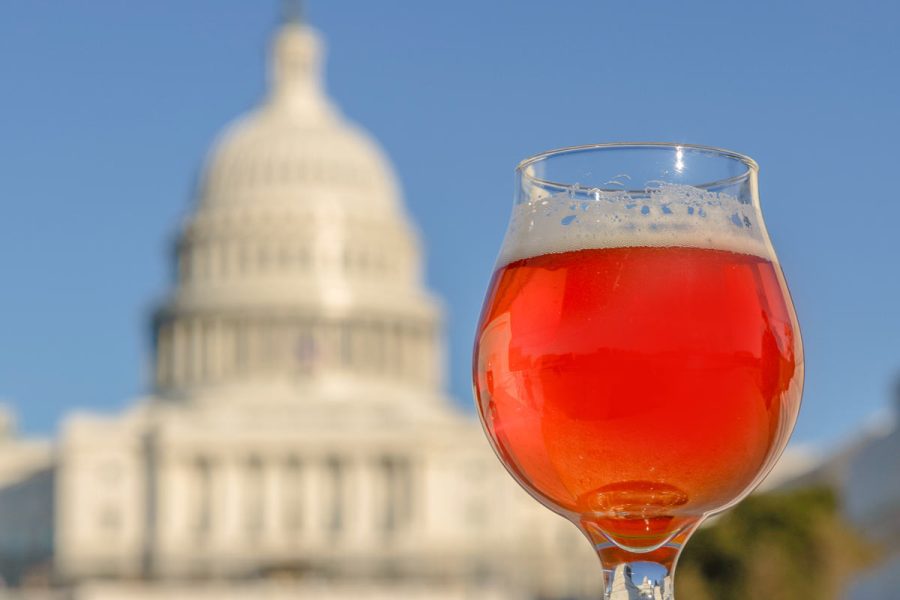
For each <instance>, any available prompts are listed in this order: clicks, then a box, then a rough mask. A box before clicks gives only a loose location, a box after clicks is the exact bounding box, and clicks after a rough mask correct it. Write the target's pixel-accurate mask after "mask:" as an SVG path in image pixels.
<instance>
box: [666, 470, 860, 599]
mask: <svg viewBox="0 0 900 600" xmlns="http://www.w3.org/2000/svg"><path fill="white" fill-rule="evenodd" d="M873 557H874V550H873V548H872V547H871V546H870V545H869V544H867V543H866V542H865V541H864V540H863V539H862V538H861V537H860V536H859V535H858V534H856V533H855V532H854V531H853V530H852V529H851V528H850V527H849V525H848V524H847V523H846V522H845V521H844V520H843V519H842V517H841V514H840V510H839V506H838V501H837V496H836V494H835V493H834V491H833V490H831V489H829V488H824V487H818V488H809V489H802V490H796V491H790V492H779V493H768V494H759V495H755V496H751V497H749V498H747V499H746V500H744V501H743V502H742V503H741V504H739V505H738V506H737V508H735V509H733V510H731V511H730V512H728V513H726V514H725V515H723V516H722V517H721V518H720V519H719V520H717V521H716V522H715V523H713V524H711V525H709V526H708V527H704V528H702V529H701V530H700V531H698V532H697V533H696V534H694V536H693V538H692V539H691V541H690V543H689V544H688V545H687V548H686V549H685V553H684V556H682V558H681V561H680V562H679V566H678V577H677V578H676V581H677V582H678V594H679V595H680V596H681V597H682V598H687V599H688V600H707V599H709V600H713V599H715V600H758V599H760V598H764V599H765V600H809V599H811V598H815V599H816V600H832V599H833V600H837V599H838V598H839V597H840V592H841V590H842V589H843V585H844V583H845V582H846V580H847V578H848V576H849V575H851V574H852V573H853V572H855V571H856V570H858V569H859V568H860V567H862V566H864V565H866V564H868V563H869V562H870V561H871V560H872V558H873Z"/></svg>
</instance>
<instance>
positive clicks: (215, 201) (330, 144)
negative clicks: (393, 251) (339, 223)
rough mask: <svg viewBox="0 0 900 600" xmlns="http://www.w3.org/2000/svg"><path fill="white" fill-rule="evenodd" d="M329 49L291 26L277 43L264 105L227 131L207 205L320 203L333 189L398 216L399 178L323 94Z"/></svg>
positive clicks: (209, 175)
mask: <svg viewBox="0 0 900 600" xmlns="http://www.w3.org/2000/svg"><path fill="white" fill-rule="evenodd" d="M322 48H323V44H322V42H321V40H320V38H319V36H318V35H317V34H316V33H315V31H314V30H312V29H311V28H309V27H307V26H304V25H301V24H299V23H295V22H292V23H287V24H285V25H284V26H283V27H282V29H281V31H280V33H279V35H278V36H277V37H276V39H275V43H274V47H273V49H272V55H271V64H270V90H269V94H268V97H267V98H266V100H265V102H264V103H263V104H262V105H261V106H260V107H259V108H258V109H256V110H255V111H253V112H252V113H251V114H249V115H247V116H245V117H243V118H240V119H238V120H237V121H236V122H235V123H234V124H232V125H231V126H230V127H228V128H227V129H226V130H225V132H224V134H223V135H222V136H221V137H220V139H219V140H218V141H217V142H216V143H215V144H214V146H213V148H212V150H211V152H210V153H209V157H208V159H207V164H206V169H205V172H204V174H203V177H202V184H201V189H200V193H201V198H200V200H201V202H202V204H203V206H204V207H212V206H217V205H229V204H232V203H253V202H264V201H283V200H288V201H291V202H295V203H304V202H312V201H315V194H314V193H313V192H314V191H317V190H318V191H321V190H328V191H329V192H330V193H331V195H332V196H333V198H331V200H333V201H336V202H337V203H339V204H340V205H342V206H344V207H346V208H348V209H351V210H358V211H365V212H367V213H370V212H371V211H373V210H374V211H396V210H397V209H398V208H399V200H398V195H399V194H398V190H397V185H396V179H395V177H394V174H393V171H392V169H391V166H390V164H389V162H388V160H387V159H386V158H385V156H384V153H383V152H382V151H381V149H380V148H379V147H378V145H377V144H376V143H375V141H374V140H372V138H371V137H370V136H369V135H367V134H366V133H365V132H364V131H362V130H361V129H360V128H358V127H357V126H355V125H353V124H351V123H349V122H347V121H346V120H345V119H344V118H343V117H342V116H341V115H340V113H339V111H338V110H337V109H336V107H335V106H334V105H333V103H332V102H331V101H330V99H329V98H328V97H327V96H326V95H325V94H324V93H323V91H322V89H323V86H322V76H321V55H322Z"/></svg>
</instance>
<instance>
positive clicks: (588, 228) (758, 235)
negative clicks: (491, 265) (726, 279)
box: [497, 184, 774, 267]
mask: <svg viewBox="0 0 900 600" xmlns="http://www.w3.org/2000/svg"><path fill="white" fill-rule="evenodd" d="M635 246H656V247H668V246H684V247H692V248H710V249H720V250H729V251H731V252H738V253H741V254H750V255H754V256H760V257H764V258H769V259H774V256H772V255H771V252H770V250H769V244H768V242H767V236H766V232H765V229H764V226H763V223H762V219H761V217H760V215H759V211H758V210H757V209H756V207H755V206H754V205H753V204H751V203H748V202H741V201H740V200H738V199H737V198H735V197H734V196H730V195H728V194H725V193H722V192H711V191H708V190H703V189H700V188H696V187H692V186H689V185H676V184H660V185H659V186H658V187H653V188H649V189H647V190H646V193H643V194H640V195H639V196H636V195H634V194H630V193H626V192H617V191H604V190H599V189H596V190H585V189H583V188H582V189H578V190H577V193H573V191H564V192H559V193H556V194H547V195H545V196H543V197H538V198H530V199H528V200H526V201H523V202H520V203H518V204H517V205H516V206H515V207H514V208H513V214H512V218H511V219H510V224H509V229H508V230H507V232H506V239H505V240H504V241H503V248H502V249H501V250H500V257H499V258H498V260H497V266H498V267H502V266H505V265H507V264H509V263H511V262H515V261H517V260H521V259H524V258H530V257H533V256H540V255H542V254H554V253H560V252H570V251H573V250H584V249H589V248H622V247H635Z"/></svg>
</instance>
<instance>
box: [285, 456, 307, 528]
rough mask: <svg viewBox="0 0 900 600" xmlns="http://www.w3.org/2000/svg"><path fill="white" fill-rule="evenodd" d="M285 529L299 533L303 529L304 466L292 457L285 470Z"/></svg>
mask: <svg viewBox="0 0 900 600" xmlns="http://www.w3.org/2000/svg"><path fill="white" fill-rule="evenodd" d="M282 500H283V502H284V504H283V510H284V515H283V517H284V527H285V529H287V530H288V531H299V530H300V529H301V528H302V527H303V466H302V465H301V463H300V461H299V460H298V459H297V458H295V457H291V458H289V459H288V461H287V464H286V465H285V469H284V496H283V497H282Z"/></svg>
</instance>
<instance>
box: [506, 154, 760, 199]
mask: <svg viewBox="0 0 900 600" xmlns="http://www.w3.org/2000/svg"><path fill="white" fill-rule="evenodd" d="M629 149H632V150H635V149H669V150H676V151H677V150H678V149H687V150H692V151H698V152H705V153H708V154H715V155H718V156H721V157H723V158H729V159H732V160H736V161H738V162H740V163H742V164H743V165H744V166H745V167H747V170H746V171H745V172H744V173H741V174H740V175H735V176H733V177H727V178H725V179H719V180H716V181H710V182H707V183H702V184H696V185H693V186H692V187H696V188H700V189H706V188H714V187H720V186H725V185H728V184H731V183H734V182H737V181H740V180H741V179H743V178H744V177H747V176H748V175H750V174H751V173H752V174H756V173H759V164H757V162H756V161H755V160H753V159H752V158H750V157H749V156H747V155H746V154H741V153H740V152H735V151H734V150H728V149H727V148H720V147H718V146H705V145H703V144H685V143H681V142H602V143H598V144H583V145H580V146H565V147H563V148H555V149H553V150H546V151H544V152H540V153H538V154H534V155H532V156H529V157H528V158H525V159H523V160H522V161H521V162H519V164H518V165H516V168H515V171H516V173H518V174H519V175H520V176H521V177H524V178H526V179H529V180H531V181H534V182H535V183H538V184H540V185H542V186H548V187H554V188H559V189H560V190H567V189H575V190H578V189H586V190H593V189H597V188H596V186H584V185H581V184H578V183H560V182H558V181H552V180H549V179H542V178H540V177H535V176H534V175H531V174H529V173H528V167H530V166H532V165H535V164H537V163H539V162H542V161H545V160H547V159H549V158H554V157H557V156H565V155H567V154H575V153H577V152H584V151H586V150H629ZM617 191H624V192H625V193H632V192H643V191H646V190H617Z"/></svg>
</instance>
